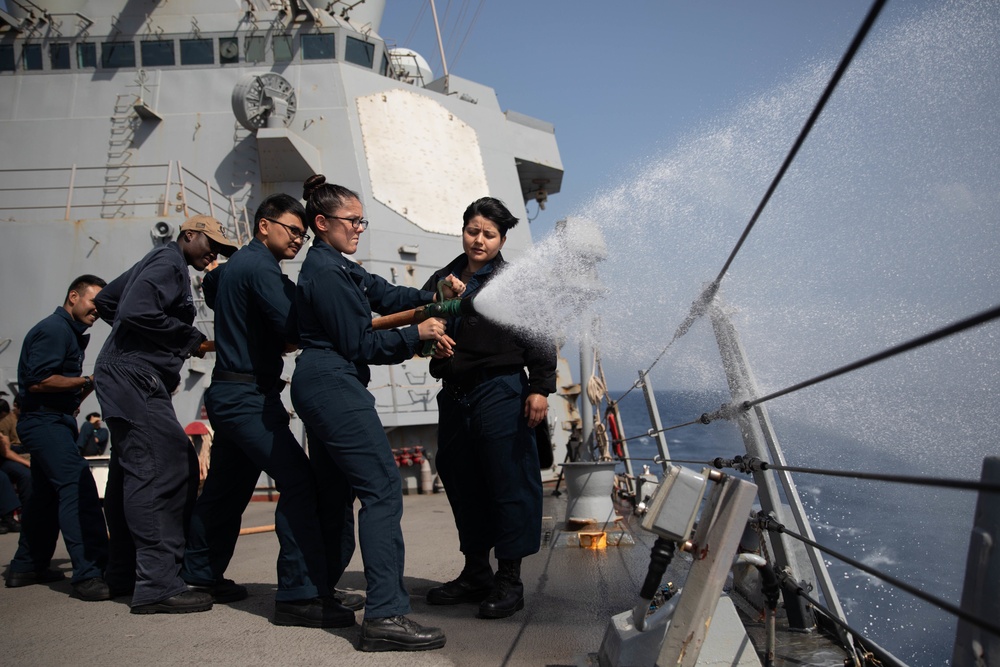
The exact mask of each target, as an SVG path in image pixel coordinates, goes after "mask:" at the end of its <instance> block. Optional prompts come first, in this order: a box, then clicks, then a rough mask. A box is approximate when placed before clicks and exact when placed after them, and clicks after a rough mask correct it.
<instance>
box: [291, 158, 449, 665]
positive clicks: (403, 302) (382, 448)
mask: <svg viewBox="0 0 1000 667" xmlns="http://www.w3.org/2000/svg"><path fill="white" fill-rule="evenodd" d="M302 196H303V199H305V201H306V220H307V222H308V224H309V226H310V227H311V228H312V230H313V232H314V233H315V236H316V241H315V242H314V243H313V245H312V247H311V248H310V249H309V252H308V254H307V255H306V259H305V261H304V262H303V263H302V269H301V271H300V273H299V281H298V286H297V288H296V307H297V309H298V323H299V346H300V348H301V349H302V353H301V354H300V355H299V357H298V359H297V360H296V365H295V373H294V374H293V376H292V388H291V393H292V404H293V405H294V406H295V410H296V412H298V414H299V416H300V417H301V418H302V420H303V422H305V425H306V430H307V435H308V440H309V453H310V460H311V461H312V464H313V466H314V469H315V470H316V473H317V476H318V478H319V487H320V489H321V495H320V505H321V507H320V515H321V519H322V521H323V523H324V533H325V537H326V540H327V552H328V554H327V555H328V559H329V562H330V571H329V576H330V577H332V579H331V580H332V581H337V580H338V579H339V578H340V575H341V573H342V572H343V571H344V569H345V568H346V567H347V565H348V563H349V562H350V559H351V555H352V553H353V550H354V541H353V526H352V525H351V524H350V520H349V518H348V517H349V516H350V513H351V512H352V501H353V498H352V492H353V494H354V495H356V496H357V497H358V499H359V500H360V501H361V511H360V513H359V515H358V533H359V538H360V542H361V556H362V559H363V561H364V566H365V578H366V579H367V581H368V588H367V591H366V593H367V601H366V606H365V619H364V622H363V623H362V626H361V644H360V647H359V648H360V649H361V650H362V651H408V650H426V649H434V648H441V647H442V646H444V643H445V636H444V633H443V632H442V631H441V630H439V629H438V628H429V627H423V626H421V625H419V624H418V623H416V622H414V621H412V620H410V619H409V618H407V617H406V614H408V613H410V596H409V593H407V591H406V588H405V587H404V585H403V559H404V548H403V533H402V529H401V527H400V519H401V518H402V515H403V491H402V480H401V478H400V475H399V469H398V468H397V466H396V462H395V460H394V459H393V456H392V448H391V446H390V445H389V440H388V438H386V436H385V431H384V429H383V428H382V423H381V421H380V420H379V417H378V413H377V412H376V411H375V399H374V397H373V396H372V395H371V394H370V393H369V392H368V390H367V389H366V387H367V385H368V381H369V380H370V378H371V374H370V372H369V369H368V365H369V364H396V363H399V362H401V361H405V360H406V359H409V358H410V357H412V356H413V355H414V354H415V353H416V352H417V348H418V347H419V346H420V342H421V341H425V340H433V341H438V342H439V345H438V353H437V354H438V355H439V356H447V355H450V354H451V347H450V345H448V343H447V342H444V341H442V340H441V337H442V335H443V334H444V321H443V320H440V319H428V320H425V321H424V322H421V323H420V324H418V325H415V326H410V327H406V328H402V329H393V330H389V331H374V330H372V326H371V314H372V312H376V313H379V314H382V315H389V314H392V313H397V312H400V311H403V310H408V309H411V308H416V307H418V306H421V305H423V304H426V303H429V302H431V301H434V300H435V293H434V292H431V291H427V290H418V289H415V288H412V287H403V286H399V285H393V284H391V283H389V282H387V281H386V280H384V279H383V278H381V277H379V276H377V275H373V274H370V273H368V272H367V271H365V269H364V268H362V267H361V266H360V265H358V264H356V263H355V262H352V261H350V260H349V259H347V257H345V255H353V254H354V253H355V252H356V251H357V249H358V240H359V239H360V237H361V234H362V233H364V231H365V229H366V228H367V227H368V221H367V220H365V218H364V208H363V206H362V204H361V199H360V198H359V197H358V195H357V193H355V192H352V191H351V190H348V189H347V188H345V187H343V186H340V185H334V184H332V183H327V182H326V178H325V177H324V176H323V175H321V174H320V175H316V176H312V177H311V178H309V179H308V180H307V181H306V182H305V186H304V188H303V195H302ZM453 285H454V289H452V288H450V287H446V288H445V296H454V295H455V294H456V293H461V291H462V290H464V289H465V285H464V284H462V283H461V282H460V281H459V280H457V279H456V280H455V281H453Z"/></svg>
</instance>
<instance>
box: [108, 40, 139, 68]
mask: <svg viewBox="0 0 1000 667" xmlns="http://www.w3.org/2000/svg"><path fill="white" fill-rule="evenodd" d="M101 67H103V68H105V69H117V68H119V67H135V44H133V43H132V42H103V43H102V44H101Z"/></svg>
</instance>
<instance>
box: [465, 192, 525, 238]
mask: <svg viewBox="0 0 1000 667" xmlns="http://www.w3.org/2000/svg"><path fill="white" fill-rule="evenodd" d="M477 215H481V216H482V217H484V218H486V219H487V220H489V221H490V222H492V223H493V224H495V225H496V226H497V227H498V228H499V229H500V236H501V237H506V236H507V230H509V229H511V228H512V227H514V226H515V225H516V224H517V223H518V219H517V218H515V217H514V216H513V214H512V213H511V212H510V211H509V210H507V207H506V206H504V203H503V202H502V201H500V200H499V199H497V198H495V197H482V198H480V199H477V200H476V201H474V202H472V203H471V204H469V208H467V209H465V213H464V214H463V215H462V229H465V226H466V225H468V224H469V220H472V219H473V218H474V217H476V216H477Z"/></svg>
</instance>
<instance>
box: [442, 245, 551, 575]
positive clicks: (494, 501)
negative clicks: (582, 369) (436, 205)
mask: <svg viewBox="0 0 1000 667" xmlns="http://www.w3.org/2000/svg"><path fill="white" fill-rule="evenodd" d="M503 264H504V260H503V257H502V256H501V255H499V254H498V255H497V256H496V257H495V258H494V259H493V261H491V262H490V263H488V264H487V265H486V266H484V267H483V268H481V269H480V270H479V271H478V272H476V274H475V275H474V276H472V278H471V279H470V280H469V281H468V283H467V284H466V290H465V293H464V294H463V295H462V296H463V298H465V297H470V296H472V295H473V294H475V293H476V292H477V291H478V290H479V289H482V286H483V285H485V284H486V283H487V282H488V281H489V280H490V278H492V277H493V276H494V275H495V272H496V270H497V269H499V268H500V267H501V266H503ZM467 265H468V259H467V258H466V256H465V255H464V254H463V255H460V256H459V257H457V258H456V259H454V260H453V261H452V262H451V263H450V264H449V265H448V266H446V267H444V268H443V269H441V270H440V271H438V272H436V273H435V274H434V275H433V276H431V278H430V280H429V281H428V283H427V285H428V286H430V285H435V284H436V283H437V281H438V280H441V279H443V278H446V277H448V276H449V275H456V276H460V275H461V273H462V270H463V269H464V268H465V267H466V266H467ZM447 332H448V335H450V336H451V337H452V338H453V339H454V340H455V355H454V356H453V357H451V358H448V359H434V360H432V361H431V365H430V371H431V374H432V375H433V376H434V377H437V378H441V379H442V380H443V385H444V386H443V388H442V389H441V391H440V392H439V393H438V398H437V400H438V419H439V427H438V452H437V469H438V474H440V475H441V481H442V482H443V483H444V488H445V491H446V492H447V494H448V501H449V502H450V504H451V509H452V512H453V513H454V515H455V524H456V526H457V527H458V535H459V542H460V548H461V550H462V553H464V554H468V555H476V554H488V553H489V552H490V550H491V549H492V550H493V552H494V556H495V557H496V558H497V559H498V560H500V559H504V560H517V559H520V558H523V557H525V556H530V555H531V554H533V553H536V552H537V551H538V549H539V546H540V544H541V528H542V478H541V474H540V472H539V464H538V450H537V448H536V443H535V431H534V429H531V428H529V427H528V422H527V418H526V417H525V416H524V405H525V401H526V399H527V397H528V395H529V394H531V393H536V394H541V395H542V396H548V395H549V394H550V393H552V392H553V391H555V389H556V348H555V344H554V343H551V342H545V341H536V340H532V339H530V338H528V337H525V336H520V335H518V334H517V333H516V332H514V331H512V330H510V329H509V328H506V327H502V326H500V325H498V324H497V323H495V322H491V321H489V320H487V319H485V318H483V317H480V316H479V315H466V316H463V317H460V318H454V319H451V320H449V322H448V329H447ZM525 368H527V369H528V375H526V374H525V372H524V369H525Z"/></svg>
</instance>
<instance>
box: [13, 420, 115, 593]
mask: <svg viewBox="0 0 1000 667" xmlns="http://www.w3.org/2000/svg"><path fill="white" fill-rule="evenodd" d="M17 435H18V437H19V438H20V439H21V444H22V445H24V448H25V450H27V452H28V453H29V454H30V455H31V478H32V487H33V490H32V493H31V498H30V499H29V501H28V503H27V504H26V505H24V507H23V508H22V515H21V535H20V540H19V541H18V545H17V553H15V554H14V559H13V560H12V561H11V563H10V569H11V571H12V572H31V571H35V570H44V569H45V568H47V567H49V565H50V563H51V560H52V554H53V553H54V551H55V548H56V540H57V539H58V537H59V531H60V530H61V531H62V534H63V541H64V542H65V543H66V550H67V551H68V552H69V558H70V561H72V563H73V582H74V583H76V582H80V581H84V580H86V579H92V578H94V577H100V576H103V574H104V567H105V565H106V564H107V560H108V533H107V527H106V525H105V523H104V513H103V512H102V511H101V501H100V498H99V497H98V495H97V485H96V484H95V483H94V476H93V475H92V474H91V472H90V467H89V466H88V465H87V462H86V461H85V460H84V458H83V457H82V456H80V450H78V449H77V448H76V435H77V430H76V422H75V421H74V419H73V417H71V416H70V415H64V414H59V413H56V412H28V413H23V414H22V415H21V418H20V420H19V421H18V423H17Z"/></svg>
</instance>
